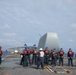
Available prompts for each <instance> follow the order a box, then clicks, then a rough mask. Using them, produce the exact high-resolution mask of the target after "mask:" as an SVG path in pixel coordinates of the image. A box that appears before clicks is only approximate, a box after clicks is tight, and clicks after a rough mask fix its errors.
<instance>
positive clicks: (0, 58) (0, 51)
mask: <svg viewBox="0 0 76 75" xmlns="http://www.w3.org/2000/svg"><path fill="white" fill-rule="evenodd" d="M1 62H2V47H1V46H0V65H1Z"/></svg>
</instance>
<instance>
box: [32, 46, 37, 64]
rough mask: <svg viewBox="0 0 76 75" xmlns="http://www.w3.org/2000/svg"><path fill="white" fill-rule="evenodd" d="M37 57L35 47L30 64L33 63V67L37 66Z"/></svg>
mask: <svg viewBox="0 0 76 75" xmlns="http://www.w3.org/2000/svg"><path fill="white" fill-rule="evenodd" d="M37 56H38V51H37V47H35V48H34V50H33V57H32V64H33V63H35V65H36V64H37Z"/></svg>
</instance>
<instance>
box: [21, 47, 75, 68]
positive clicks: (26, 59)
mask: <svg viewBox="0 0 76 75" xmlns="http://www.w3.org/2000/svg"><path fill="white" fill-rule="evenodd" d="M64 54H65V52H64V50H63V48H61V49H60V51H59V52H58V51H57V50H56V48H54V49H53V50H51V51H50V50H49V49H48V47H46V48H45V50H43V49H42V48H40V49H39V50H37V47H34V48H33V49H30V48H29V47H26V48H25V50H23V53H22V54H21V55H22V56H23V57H22V58H21V62H20V65H23V67H25V66H28V65H30V66H31V65H32V64H35V65H37V69H38V68H39V66H40V65H41V68H42V69H44V65H49V64H50V65H53V66H56V65H59V66H63V65H64ZM73 55H74V52H73V51H72V49H71V48H69V50H68V53H67V58H68V66H70V65H71V66H73ZM58 60H59V63H58V64H57V61H58ZM49 62H50V63H49Z"/></svg>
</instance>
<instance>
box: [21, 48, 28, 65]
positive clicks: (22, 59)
mask: <svg viewBox="0 0 76 75" xmlns="http://www.w3.org/2000/svg"><path fill="white" fill-rule="evenodd" d="M24 50H27V47H25V48H24ZM24 50H23V52H24ZM20 55H21V61H20V65H23V62H24V55H23V53H21V54H20Z"/></svg>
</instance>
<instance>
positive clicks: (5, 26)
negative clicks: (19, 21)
mask: <svg viewBox="0 0 76 75" xmlns="http://www.w3.org/2000/svg"><path fill="white" fill-rule="evenodd" d="M9 28H10V25H8V24H5V25H0V29H9Z"/></svg>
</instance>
